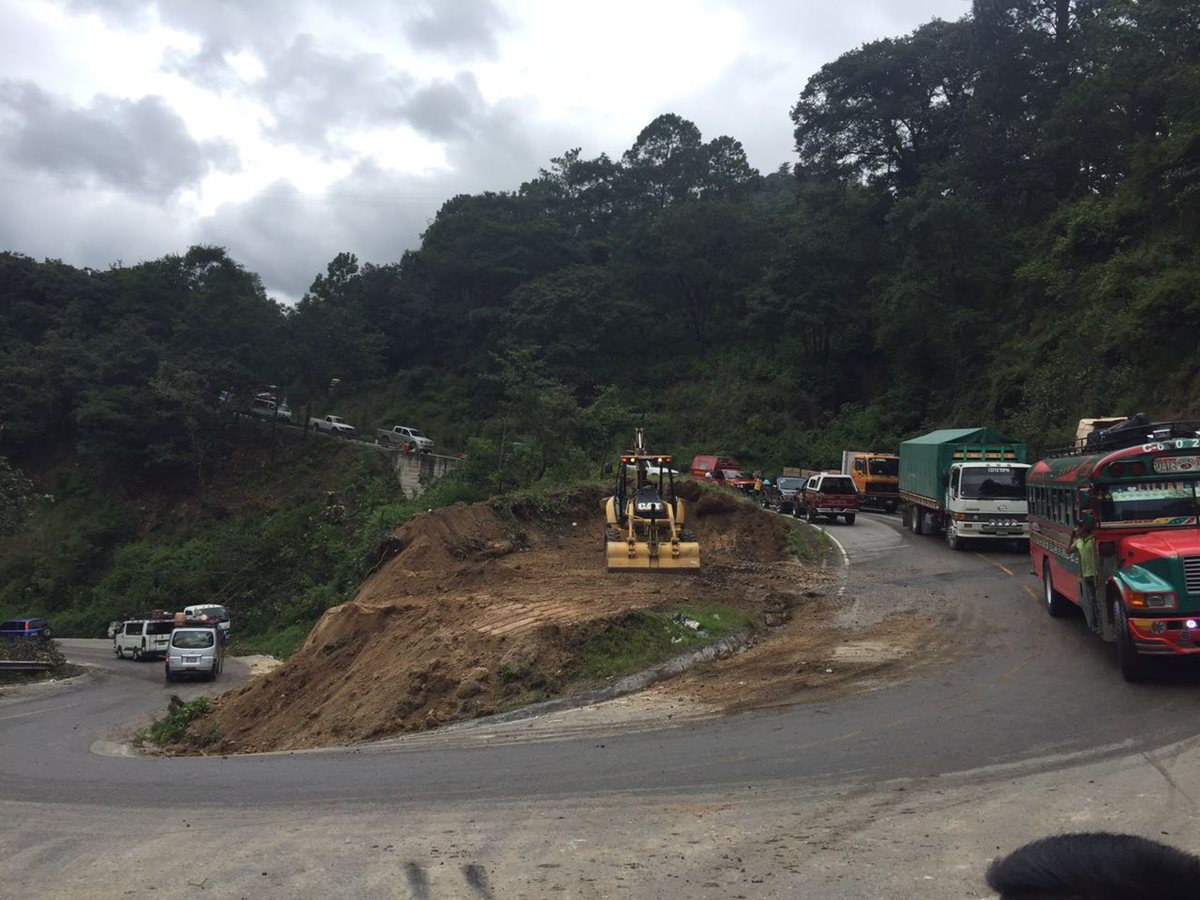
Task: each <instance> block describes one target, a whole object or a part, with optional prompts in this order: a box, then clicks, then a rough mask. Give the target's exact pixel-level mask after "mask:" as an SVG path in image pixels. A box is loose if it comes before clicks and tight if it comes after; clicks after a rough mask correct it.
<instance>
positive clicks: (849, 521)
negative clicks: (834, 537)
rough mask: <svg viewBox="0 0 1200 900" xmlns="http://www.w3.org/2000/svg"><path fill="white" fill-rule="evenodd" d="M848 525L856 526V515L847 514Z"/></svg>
mask: <svg viewBox="0 0 1200 900" xmlns="http://www.w3.org/2000/svg"><path fill="white" fill-rule="evenodd" d="M846 524H847V525H853V524H854V513H846Z"/></svg>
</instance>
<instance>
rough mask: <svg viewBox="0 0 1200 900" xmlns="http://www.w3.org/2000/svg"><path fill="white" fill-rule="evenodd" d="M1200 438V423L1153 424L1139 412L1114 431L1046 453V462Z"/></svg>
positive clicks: (1095, 433) (1104, 430) (1100, 431)
mask: <svg viewBox="0 0 1200 900" xmlns="http://www.w3.org/2000/svg"><path fill="white" fill-rule="evenodd" d="M1194 437H1200V422H1151V421H1150V420H1149V419H1148V418H1146V416H1144V415H1142V414H1141V413H1138V414H1137V415H1136V416H1132V417H1131V418H1128V419H1126V420H1125V421H1124V422H1122V423H1121V424H1120V425H1114V426H1113V427H1112V428H1098V429H1096V430H1095V431H1093V432H1092V433H1091V434H1089V435H1088V436H1087V437H1085V438H1080V439H1079V440H1076V441H1072V442H1071V443H1069V444H1063V445H1060V446H1057V447H1050V448H1048V449H1046V450H1045V451H1043V452H1042V457H1043V458H1045V459H1054V458H1056V457H1060V456H1085V455H1088V454H1093V453H1109V452H1111V451H1113V450H1124V449H1125V448H1126V447H1136V446H1137V445H1138V444H1150V443H1154V442H1156V441H1169V440H1171V439H1173V438H1194Z"/></svg>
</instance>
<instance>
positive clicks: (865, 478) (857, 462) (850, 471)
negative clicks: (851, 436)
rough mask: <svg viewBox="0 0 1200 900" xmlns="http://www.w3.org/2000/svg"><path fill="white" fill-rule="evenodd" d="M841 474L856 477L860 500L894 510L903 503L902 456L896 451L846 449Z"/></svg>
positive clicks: (877, 506) (877, 507) (875, 506)
mask: <svg viewBox="0 0 1200 900" xmlns="http://www.w3.org/2000/svg"><path fill="white" fill-rule="evenodd" d="M842 474H843V475H849V476H850V477H851V478H852V479H854V486H855V487H856V488H858V497H859V502H860V503H861V505H862V506H864V507H874V508H876V509H884V510H887V511H888V512H893V511H894V510H895V509H896V506H897V505H899V503H900V457H899V456H897V455H896V454H894V453H873V452H871V451H868V450H843V451H842Z"/></svg>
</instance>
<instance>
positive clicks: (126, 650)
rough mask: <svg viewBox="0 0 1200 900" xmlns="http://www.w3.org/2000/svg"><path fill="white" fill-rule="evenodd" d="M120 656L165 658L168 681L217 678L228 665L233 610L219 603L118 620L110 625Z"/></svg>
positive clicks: (118, 657) (116, 651)
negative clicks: (231, 613)
mask: <svg viewBox="0 0 1200 900" xmlns="http://www.w3.org/2000/svg"><path fill="white" fill-rule="evenodd" d="M108 635H109V637H110V638H112V642H113V653H114V654H115V655H116V657H117V659H131V660H134V661H141V660H147V659H161V660H163V670H164V675H165V677H166V680H167V681H168V682H171V681H177V680H179V679H182V678H192V677H197V676H199V677H202V678H207V679H209V680H210V681H213V680H216V678H217V677H218V676H219V675H220V674H221V671H222V669H223V668H224V665H225V644H226V642H227V641H228V640H229V635H230V621H229V612H228V610H226V609H225V607H223V606H219V605H217V604H199V605H195V606H187V607H184V609H183V610H182V611H181V612H175V613H167V612H164V611H162V610H154V611H153V612H151V613H150V615H148V616H145V617H141V618H135V619H125V620H124V621H114V622H112V623H111V624H110V625H109V626H108Z"/></svg>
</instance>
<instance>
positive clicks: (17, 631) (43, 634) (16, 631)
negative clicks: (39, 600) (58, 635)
mask: <svg viewBox="0 0 1200 900" xmlns="http://www.w3.org/2000/svg"><path fill="white" fill-rule="evenodd" d="M50 634H51V631H50V626H49V625H47V624H46V620H45V619H9V620H8V621H7V622H3V623H0V638H31V637H40V638H46V639H49V637H50Z"/></svg>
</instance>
